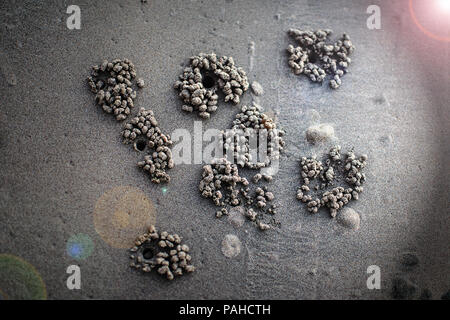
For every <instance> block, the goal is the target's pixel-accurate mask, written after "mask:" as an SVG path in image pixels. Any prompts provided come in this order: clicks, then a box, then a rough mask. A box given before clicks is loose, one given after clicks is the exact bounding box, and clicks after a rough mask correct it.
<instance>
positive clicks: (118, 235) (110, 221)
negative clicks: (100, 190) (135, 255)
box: [94, 186, 156, 248]
mask: <svg viewBox="0 0 450 320" xmlns="http://www.w3.org/2000/svg"><path fill="white" fill-rule="evenodd" d="M155 223H156V211H155V206H154V205H153V202H152V201H151V200H150V199H149V198H148V197H147V196H146V194H145V193H144V192H143V191H142V190H140V189H139V188H134V187H131V186H118V187H114V188H112V189H110V190H108V191H106V192H105V193H104V194H103V195H102V196H101V197H100V198H99V199H98V200H97V202H96V204H95V208H94V226H95V230H96V231H97V233H98V234H99V235H100V237H101V238H102V239H103V241H105V242H106V243H108V244H109V245H110V246H112V247H114V248H129V247H130V246H131V245H132V244H133V243H134V240H135V239H136V237H137V236H139V235H141V234H142V233H144V232H145V231H146V227H147V226H149V225H154V224H155Z"/></svg>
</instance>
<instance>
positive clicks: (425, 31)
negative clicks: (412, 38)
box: [409, 0, 450, 42]
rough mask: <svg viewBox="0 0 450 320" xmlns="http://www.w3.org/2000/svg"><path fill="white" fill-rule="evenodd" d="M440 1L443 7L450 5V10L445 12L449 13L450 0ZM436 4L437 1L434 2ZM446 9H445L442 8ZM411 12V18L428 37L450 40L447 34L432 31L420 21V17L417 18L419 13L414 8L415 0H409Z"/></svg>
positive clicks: (443, 40)
mask: <svg viewBox="0 0 450 320" xmlns="http://www.w3.org/2000/svg"><path fill="white" fill-rule="evenodd" d="M437 1H439V2H438V4H440V6H441V7H443V8H444V7H447V6H448V7H449V11H446V12H445V13H446V14H447V13H448V12H450V0H437ZM434 3H435V4H436V2H434ZM441 10H444V9H441ZM409 13H410V15H411V18H412V20H413V22H414V24H415V25H416V26H417V27H418V28H419V29H420V31H422V32H423V33H425V34H426V35H427V36H428V37H430V38H433V39H435V40H438V41H442V42H450V37H446V36H441V35H437V34H435V33H433V32H431V31H430V30H428V29H427V28H425V27H424V26H423V25H422V24H421V23H420V22H419V19H417V15H416V12H415V10H414V5H413V0H409ZM437 13H439V12H437Z"/></svg>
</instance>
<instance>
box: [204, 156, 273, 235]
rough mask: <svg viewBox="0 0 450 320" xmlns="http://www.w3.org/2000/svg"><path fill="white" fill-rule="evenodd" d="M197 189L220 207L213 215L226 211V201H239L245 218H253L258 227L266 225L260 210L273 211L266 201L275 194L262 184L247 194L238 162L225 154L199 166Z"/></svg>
mask: <svg viewBox="0 0 450 320" xmlns="http://www.w3.org/2000/svg"><path fill="white" fill-rule="evenodd" d="M199 190H200V192H201V194H202V196H203V197H205V198H210V199H212V201H213V202H214V204H215V205H216V206H218V207H222V208H221V209H220V210H218V211H217V212H216V217H217V218H220V217H222V216H224V215H228V210H227V208H226V207H227V205H230V206H233V207H235V206H238V205H242V207H243V208H245V213H244V215H245V216H246V217H247V218H248V220H250V221H253V222H255V223H256V225H257V226H258V227H259V228H260V229H261V230H267V229H269V228H270V225H269V224H267V223H265V222H263V218H264V214H265V213H267V214H270V215H274V214H276V206H275V205H269V203H270V202H272V201H273V200H274V198H275V197H274V195H273V193H272V192H270V191H269V190H268V188H267V187H266V186H264V187H263V188H260V187H258V188H256V190H255V191H254V193H253V194H251V191H250V188H249V182H248V180H247V179H246V178H243V177H241V176H240V175H239V170H238V166H237V165H236V164H232V163H231V162H229V161H228V160H226V159H225V158H221V159H213V161H212V163H211V164H208V165H205V166H204V167H203V174H202V180H201V181H200V184H199Z"/></svg>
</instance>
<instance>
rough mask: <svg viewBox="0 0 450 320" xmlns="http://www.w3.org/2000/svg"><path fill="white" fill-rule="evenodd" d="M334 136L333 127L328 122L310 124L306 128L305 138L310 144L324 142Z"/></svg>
mask: <svg viewBox="0 0 450 320" xmlns="http://www.w3.org/2000/svg"><path fill="white" fill-rule="evenodd" d="M333 137H334V128H333V126H331V125H330V124H326V123H323V124H317V125H312V126H310V127H309V128H308V129H307V130H306V140H308V142H310V143H312V144H316V143H319V142H325V141H327V140H330V139H331V138H333Z"/></svg>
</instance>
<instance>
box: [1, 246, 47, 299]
mask: <svg viewBox="0 0 450 320" xmlns="http://www.w3.org/2000/svg"><path fill="white" fill-rule="evenodd" d="M9 299H11V300H45V299H47V290H46V288H45V284H44V281H42V278H41V276H40V275H39V273H38V272H37V270H36V269H35V268H34V267H33V266H32V265H31V264H29V263H28V262H26V261H25V260H23V259H22V258H19V257H16V256H13V255H11V254H0V300H9Z"/></svg>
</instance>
